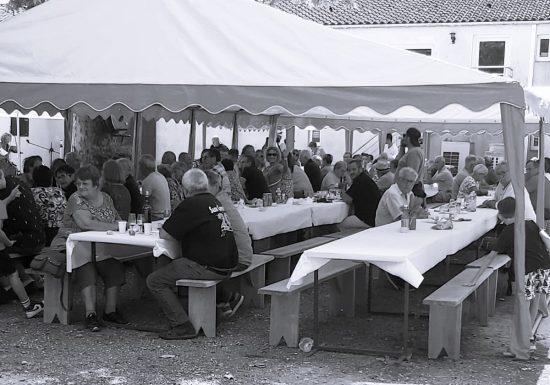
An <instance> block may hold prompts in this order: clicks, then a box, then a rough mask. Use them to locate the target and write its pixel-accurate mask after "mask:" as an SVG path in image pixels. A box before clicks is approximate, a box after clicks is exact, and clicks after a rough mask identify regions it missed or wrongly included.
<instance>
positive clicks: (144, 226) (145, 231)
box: [143, 223, 153, 235]
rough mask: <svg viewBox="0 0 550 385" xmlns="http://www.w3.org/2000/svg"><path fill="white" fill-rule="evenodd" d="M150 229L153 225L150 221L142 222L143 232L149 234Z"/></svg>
mask: <svg viewBox="0 0 550 385" xmlns="http://www.w3.org/2000/svg"><path fill="white" fill-rule="evenodd" d="M152 229H153V225H152V224H151V223H144V224H143V234H145V235H151V230H152Z"/></svg>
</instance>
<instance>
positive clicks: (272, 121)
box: [267, 115, 279, 146]
mask: <svg viewBox="0 0 550 385" xmlns="http://www.w3.org/2000/svg"><path fill="white" fill-rule="evenodd" d="M278 118H279V115H271V116H270V117H269V138H268V140H267V145H268V146H274V145H275V139H276V138H277V119H278Z"/></svg>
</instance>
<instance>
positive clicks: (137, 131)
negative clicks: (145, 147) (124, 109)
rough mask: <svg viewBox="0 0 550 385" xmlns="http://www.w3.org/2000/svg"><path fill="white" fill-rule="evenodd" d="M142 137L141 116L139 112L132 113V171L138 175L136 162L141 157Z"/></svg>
mask: <svg viewBox="0 0 550 385" xmlns="http://www.w3.org/2000/svg"><path fill="white" fill-rule="evenodd" d="M142 139H143V121H142V118H141V112H136V113H134V143H133V144H134V146H133V154H132V158H133V160H134V173H135V174H136V175H138V172H137V171H138V163H139V158H140V157H141V148H142Z"/></svg>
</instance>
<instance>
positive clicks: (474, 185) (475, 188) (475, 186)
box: [458, 164, 489, 195]
mask: <svg viewBox="0 0 550 385" xmlns="http://www.w3.org/2000/svg"><path fill="white" fill-rule="evenodd" d="M488 172H489V170H488V169H487V167H485V165H483V164H478V165H477V166H475V167H474V171H473V173H472V175H469V176H467V177H466V178H465V179H464V180H463V181H462V183H461V184H460V187H459V189H458V192H459V193H462V194H464V195H470V193H472V192H475V193H476V194H477V195H487V193H486V192H485V193H483V191H481V189H480V187H479V182H481V181H482V180H484V179H485V177H486V176H487V173H488Z"/></svg>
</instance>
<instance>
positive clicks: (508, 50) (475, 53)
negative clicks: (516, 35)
mask: <svg viewBox="0 0 550 385" xmlns="http://www.w3.org/2000/svg"><path fill="white" fill-rule="evenodd" d="M484 41H503V42H504V65H503V66H502V67H503V74H502V75H503V76H507V77H512V76H513V69H512V67H511V66H510V64H511V59H512V42H511V41H512V39H511V37H510V36H507V35H483V36H474V39H473V47H472V68H475V69H477V70H480V71H481V69H480V67H479V43H482V42H484Z"/></svg>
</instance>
